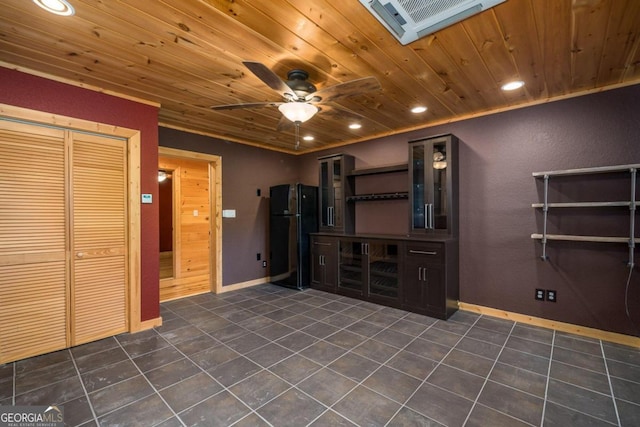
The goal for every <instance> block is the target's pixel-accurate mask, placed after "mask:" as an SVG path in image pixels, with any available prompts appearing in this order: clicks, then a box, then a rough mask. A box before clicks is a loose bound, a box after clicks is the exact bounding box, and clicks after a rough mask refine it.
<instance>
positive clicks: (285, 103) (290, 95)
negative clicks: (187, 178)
mask: <svg viewBox="0 0 640 427" xmlns="http://www.w3.org/2000/svg"><path fill="white" fill-rule="evenodd" d="M242 63H243V64H244V65H245V66H246V67H247V68H248V69H249V71H251V72H252V73H253V74H255V75H256V77H258V78H259V79H260V80H262V81H263V82H264V83H265V84H266V85H267V86H269V87H270V88H271V89H273V90H275V91H276V92H278V93H279V94H280V96H281V97H282V101H276V102H249V103H242V104H228V105H214V106H213V107H211V109H213V110H235V109H238V108H261V107H277V108H278V110H280V112H281V113H282V114H283V119H281V120H280V123H279V124H278V130H283V129H286V128H287V127H288V125H290V124H291V123H293V124H295V127H296V146H295V148H296V149H298V146H299V144H300V141H299V128H300V124H301V123H303V122H306V121H307V120H309V119H311V118H312V117H313V116H314V115H315V114H316V113H318V112H319V111H329V112H330V111H332V110H340V111H339V113H338V114H339V115H340V116H342V117H347V118H351V119H353V118H356V119H361V118H362V116H360V115H359V114H356V113H354V112H351V111H346V110H344V109H342V108H340V107H337V106H335V105H331V103H332V102H333V101H335V100H338V99H340V98H345V97H348V96H353V95H359V94H361V93H364V92H369V91H375V90H380V89H381V87H380V83H379V82H378V80H377V79H376V78H375V77H363V78H360V79H355V80H350V81H348V82H344V83H338V84H336V85H333V86H329V87H326V88H322V89H320V90H318V89H317V88H316V87H315V86H314V85H313V83H311V82H310V81H308V80H307V79H308V78H309V73H307V72H306V71H304V70H300V69H295V70H291V71H289V72H288V73H287V81H284V80H282V79H281V78H280V77H278V75H277V74H276V73H274V72H273V71H271V70H270V69H269V68H267V66H266V65H264V64H262V63H261V62H255V61H243V62H242ZM319 104H321V105H322V106H319ZM285 118H286V119H287V120H288V121H287V120H284V119H285Z"/></svg>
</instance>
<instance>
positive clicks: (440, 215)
mask: <svg viewBox="0 0 640 427" xmlns="http://www.w3.org/2000/svg"><path fill="white" fill-rule="evenodd" d="M430 148H431V151H430V156H429V158H430V159H429V160H430V162H431V166H432V167H431V168H430V169H431V174H430V179H429V185H430V191H429V194H430V196H431V197H430V198H429V199H430V200H429V201H428V203H430V205H428V206H429V209H430V210H431V212H430V213H429V215H430V218H429V220H430V228H432V229H434V230H446V229H447V228H448V224H447V213H448V206H447V166H448V162H447V143H446V141H442V142H434V143H433V144H432V145H431V147H430ZM425 160H427V159H425Z"/></svg>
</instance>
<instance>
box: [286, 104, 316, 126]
mask: <svg viewBox="0 0 640 427" xmlns="http://www.w3.org/2000/svg"><path fill="white" fill-rule="evenodd" d="M278 110H280V112H281V113H282V114H283V115H284V116H285V117H286V118H287V119H289V120H291V121H292V122H294V123H304V122H306V121H307V120H309V119H310V118H311V117H313V116H314V115H315V114H316V113H317V112H318V107H316V106H315V105H311V104H307V103H306V102H287V103H284V104H281V105H279V106H278Z"/></svg>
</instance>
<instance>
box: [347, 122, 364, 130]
mask: <svg viewBox="0 0 640 427" xmlns="http://www.w3.org/2000/svg"><path fill="white" fill-rule="evenodd" d="M361 127H362V125H361V124H360V123H351V124H350V125H349V129H360V128H361Z"/></svg>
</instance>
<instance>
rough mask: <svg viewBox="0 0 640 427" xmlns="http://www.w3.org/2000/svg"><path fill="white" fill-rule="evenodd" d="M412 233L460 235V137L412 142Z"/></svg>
mask: <svg viewBox="0 0 640 427" xmlns="http://www.w3.org/2000/svg"><path fill="white" fill-rule="evenodd" d="M409 203H410V209H409V215H410V218H409V228H410V230H409V231H410V232H411V234H446V235H450V236H452V237H457V235H458V138H456V137H455V136H453V135H442V136H437V137H433V138H426V139H421V140H416V141H410V142H409Z"/></svg>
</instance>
